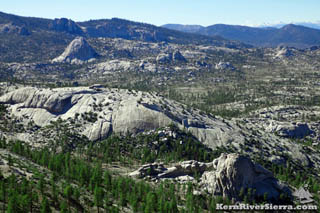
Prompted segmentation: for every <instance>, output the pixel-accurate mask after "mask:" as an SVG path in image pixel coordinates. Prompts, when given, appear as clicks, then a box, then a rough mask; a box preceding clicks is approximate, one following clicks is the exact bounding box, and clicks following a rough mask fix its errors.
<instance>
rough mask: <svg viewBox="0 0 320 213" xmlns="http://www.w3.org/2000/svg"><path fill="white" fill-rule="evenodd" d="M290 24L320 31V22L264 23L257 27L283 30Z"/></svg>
mask: <svg viewBox="0 0 320 213" xmlns="http://www.w3.org/2000/svg"><path fill="white" fill-rule="evenodd" d="M288 24H294V25H300V26H304V27H310V28H314V29H318V30H320V21H318V22H294V23H284V22H279V23H276V24H275V23H273V24H271V23H264V24H261V25H258V26H256V27H275V28H281V27H283V26H285V25H288Z"/></svg>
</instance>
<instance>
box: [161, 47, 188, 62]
mask: <svg viewBox="0 0 320 213" xmlns="http://www.w3.org/2000/svg"><path fill="white" fill-rule="evenodd" d="M156 61H157V63H172V62H186V61H187V60H186V58H185V57H184V56H183V55H182V54H181V53H180V51H179V50H176V51H174V52H173V53H172V52H170V53H160V54H159V55H158V56H157V58H156Z"/></svg>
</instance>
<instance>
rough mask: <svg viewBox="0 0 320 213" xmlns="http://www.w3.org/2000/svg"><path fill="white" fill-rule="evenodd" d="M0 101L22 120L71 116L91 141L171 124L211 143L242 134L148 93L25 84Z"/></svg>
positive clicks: (45, 122) (44, 121) (45, 120)
mask: <svg viewBox="0 0 320 213" xmlns="http://www.w3.org/2000/svg"><path fill="white" fill-rule="evenodd" d="M0 103H5V104H10V112H11V114H12V115H14V116H16V117H18V118H20V120H23V122H24V123H25V124H27V123H28V122H30V121H33V122H35V124H36V125H38V126H46V125H48V124H50V121H56V120H57V119H59V118H61V119H62V120H68V119H74V120H75V122H76V123H80V124H81V127H80V128H79V130H78V132H79V133H81V134H84V135H85V136H87V137H88V138H89V139H90V140H92V141H94V140H98V139H104V138H106V137H108V135H110V134H111V133H112V132H114V133H118V134H127V133H133V134H135V133H138V132H142V131H146V130H151V129H156V128H159V127H165V126H168V125H170V124H171V123H174V124H176V126H178V127H179V128H181V129H184V128H185V129H188V130H189V131H191V132H192V133H193V134H194V135H195V136H196V137H198V138H199V140H200V141H202V142H204V143H207V144H208V145H209V146H211V147H215V146H217V145H219V144H223V143H224V142H226V141H228V140H229V141H230V140H236V138H238V139H239V140H241V138H243V137H242V136H241V135H240V134H239V133H238V131H237V129H236V127H234V128H232V127H231V126H229V125H228V124H226V123H224V122H223V121H222V120H220V119H216V118H213V117H210V116H207V115H202V114H200V113H199V111H196V110H194V111H190V112H188V113H187V114H186V112H185V111H184V109H183V107H182V106H181V104H178V103H176V102H174V101H171V100H166V99H164V98H163V97H160V96H157V95H156V94H150V93H143V92H136V91H128V90H118V89H103V88H102V89H99V90H95V89H94V88H93V89H90V88H88V87H77V88H57V89H39V88H33V87H27V88H22V89H18V90H15V91H12V92H10V93H7V94H5V95H4V96H2V97H0ZM87 117H90V119H87ZM232 138H233V139H232Z"/></svg>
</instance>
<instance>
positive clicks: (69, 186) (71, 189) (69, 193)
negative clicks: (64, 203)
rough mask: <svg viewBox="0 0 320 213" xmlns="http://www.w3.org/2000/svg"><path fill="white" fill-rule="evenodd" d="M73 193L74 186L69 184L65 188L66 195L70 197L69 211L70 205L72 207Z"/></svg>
mask: <svg viewBox="0 0 320 213" xmlns="http://www.w3.org/2000/svg"><path fill="white" fill-rule="evenodd" d="M72 193H73V188H72V186H71V185H67V186H66V188H65V189H64V195H65V196H66V198H67V199H68V208H69V212H71V211H70V207H71V196H72Z"/></svg>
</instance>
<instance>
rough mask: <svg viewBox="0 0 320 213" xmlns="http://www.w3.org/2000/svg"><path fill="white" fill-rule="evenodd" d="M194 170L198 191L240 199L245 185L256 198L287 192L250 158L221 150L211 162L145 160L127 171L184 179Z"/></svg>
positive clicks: (190, 177)
mask: <svg viewBox="0 0 320 213" xmlns="http://www.w3.org/2000/svg"><path fill="white" fill-rule="evenodd" d="M196 174H201V175H202V176H201V178H200V187H201V189H202V192H209V193H211V194H213V195H217V196H223V197H228V198H229V199H233V200H235V201H240V200H242V199H243V197H241V195H240V194H241V191H243V192H247V191H248V189H252V192H254V194H252V196H255V197H256V198H259V197H260V198H262V197H263V196H264V195H265V194H267V198H268V200H277V199H278V198H279V197H280V194H281V193H282V194H287V195H288V196H290V195H291V191H290V189H289V188H288V187H287V186H285V185H283V184H282V183H280V182H279V181H278V180H277V179H276V178H275V177H274V176H273V174H272V173H271V172H270V171H268V170H266V169H265V168H263V167H262V166H261V165H260V164H256V163H254V162H252V161H251V160H250V158H247V157H244V156H241V155H238V154H224V153H223V154H221V156H220V157H219V158H217V159H215V160H214V161H213V162H211V163H202V162H197V161H194V160H190V161H183V162H180V163H178V164H177V165H175V166H173V167H170V168H165V167H164V165H163V164H161V163H160V164H159V163H152V164H146V165H143V166H142V167H140V168H139V169H138V170H136V171H133V172H132V173H130V174H129V175H130V176H131V177H135V178H145V177H148V178H150V179H151V180H159V179H160V180H161V179H168V178H169V179H175V180H177V181H181V182H184V181H185V180H187V181H190V180H194V178H193V176H194V175H196Z"/></svg>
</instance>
